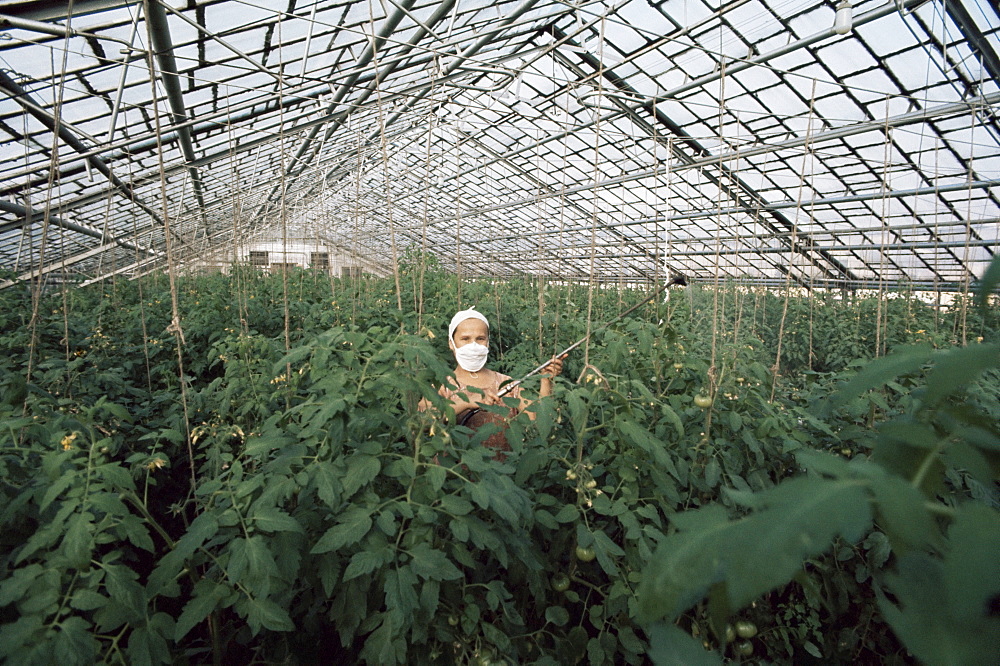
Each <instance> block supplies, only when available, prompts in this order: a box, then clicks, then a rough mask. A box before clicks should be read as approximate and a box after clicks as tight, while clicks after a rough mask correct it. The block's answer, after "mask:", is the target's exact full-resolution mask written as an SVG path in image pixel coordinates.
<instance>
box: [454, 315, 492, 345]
mask: <svg viewBox="0 0 1000 666" xmlns="http://www.w3.org/2000/svg"><path fill="white" fill-rule="evenodd" d="M466 319H478V320H479V321H481V322H483V323H484V324H486V328H489V327H490V322H488V321H486V317H484V316H483V313H481V312H477V311H476V309H475V308H469V309H468V310H462V311H461V312H456V313H455V316H454V317H452V318H451V323H450V324H448V342H452V341H453V340H454V339H455V329H456V328H458V325H459V324H461V323H462V322H463V321H465V320H466Z"/></svg>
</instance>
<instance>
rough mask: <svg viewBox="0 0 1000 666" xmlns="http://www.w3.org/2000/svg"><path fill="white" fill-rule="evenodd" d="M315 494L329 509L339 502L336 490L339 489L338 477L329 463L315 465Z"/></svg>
mask: <svg viewBox="0 0 1000 666" xmlns="http://www.w3.org/2000/svg"><path fill="white" fill-rule="evenodd" d="M315 478H316V494H317V495H318V496H319V498H320V499H321V500H322V501H323V502H325V503H326V505H327V506H328V507H330V508H334V507H336V506H337V504H338V503H339V501H340V498H339V496H338V491H337V489H338V488H340V475H339V474H338V473H337V470H336V469H335V468H334V466H333V465H332V464H331V463H328V462H321V463H317V464H316V477H315Z"/></svg>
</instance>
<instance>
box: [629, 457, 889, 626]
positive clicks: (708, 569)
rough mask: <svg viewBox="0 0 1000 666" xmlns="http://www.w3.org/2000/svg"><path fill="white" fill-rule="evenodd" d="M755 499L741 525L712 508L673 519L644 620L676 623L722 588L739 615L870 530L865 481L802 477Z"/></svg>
mask: <svg viewBox="0 0 1000 666" xmlns="http://www.w3.org/2000/svg"><path fill="white" fill-rule="evenodd" d="M752 500H753V501H752V503H751V505H752V506H756V507H757V509H758V510H757V511H755V512H754V513H753V514H751V515H750V516H747V517H746V518H743V519H740V520H736V521H725V520H724V516H725V513H724V511H723V510H721V509H720V508H715V507H710V508H708V509H704V510H701V511H697V512H693V515H691V516H684V515H683V514H681V515H679V516H673V517H671V520H672V521H673V522H674V524H675V525H677V527H678V530H679V531H678V532H677V533H675V534H673V535H670V536H668V537H667V538H666V539H665V540H664V541H663V542H662V543H661V544H660V546H659V547H658V549H657V551H656V553H655V555H654V557H653V559H652V560H651V561H650V563H649V565H648V566H647V568H646V571H645V572H644V573H643V580H642V584H641V586H640V590H639V603H640V613H641V617H643V618H645V619H646V620H647V621H648V620H656V619H659V618H661V617H664V616H666V617H667V618H668V619H673V618H675V617H676V616H677V615H678V614H679V613H681V612H683V611H684V610H685V609H687V608H688V607H690V606H691V605H693V604H694V603H695V602H696V601H698V600H699V599H701V598H703V597H704V596H705V594H706V593H707V592H708V590H709V588H710V587H711V586H713V585H715V584H717V583H722V582H723V581H724V582H725V584H726V590H727V592H728V595H729V605H730V607H731V608H741V607H743V606H744V605H746V604H748V603H750V602H751V601H752V600H754V599H756V598H757V597H758V596H760V595H761V594H763V593H764V592H766V591H768V590H770V589H772V588H774V587H777V586H779V585H782V584H785V583H787V582H789V581H790V580H792V578H793V577H794V576H795V575H796V573H797V572H798V571H799V570H800V569H801V566H802V561H803V559H805V558H807V557H811V556H814V555H817V554H819V553H822V552H824V551H826V550H827V549H829V548H830V547H831V544H832V541H833V539H834V538H835V537H837V536H841V537H843V538H844V539H846V540H847V541H855V540H857V539H860V538H861V537H862V536H863V535H864V533H865V532H866V531H867V530H868V529H869V528H870V526H871V520H872V518H871V510H870V508H869V505H868V495H867V493H866V492H865V486H864V482H861V481H856V480H825V479H818V478H811V477H798V478H794V479H790V480H788V481H785V482H783V483H782V484H781V485H779V486H776V487H775V488H772V489H770V490H768V491H765V492H762V493H758V494H756V495H754V496H753V497H752ZM688 513H691V512H688Z"/></svg>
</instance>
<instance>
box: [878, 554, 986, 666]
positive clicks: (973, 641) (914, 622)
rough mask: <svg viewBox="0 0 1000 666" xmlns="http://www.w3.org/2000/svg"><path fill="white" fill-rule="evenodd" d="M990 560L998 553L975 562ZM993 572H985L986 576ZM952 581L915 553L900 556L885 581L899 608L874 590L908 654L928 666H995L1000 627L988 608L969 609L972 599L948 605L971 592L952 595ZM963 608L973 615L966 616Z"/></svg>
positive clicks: (931, 560)
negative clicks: (985, 665)
mask: <svg viewBox="0 0 1000 666" xmlns="http://www.w3.org/2000/svg"><path fill="white" fill-rule="evenodd" d="M975 540H976V541H978V540H979V539H975ZM990 555H993V556H996V555H997V553H996V552H993V553H984V557H983V558H982V559H981V560H980V559H979V558H976V560H977V562H985V560H986V558H988V557H989V556H990ZM994 570H995V569H994ZM989 572H990V569H989V568H987V569H986V570H985V571H983V572H982V573H983V574H988V573H989ZM978 573H979V570H978V569H976V570H972V571H969V572H966V573H965V575H964V577H965V578H966V579H968V578H969V577H970V576H976V575H977V574H978ZM948 578H949V575H948V574H947V573H946V566H942V563H941V562H940V561H939V560H936V559H934V558H932V557H931V556H930V555H928V554H926V553H922V552H919V551H914V552H912V553H908V554H906V555H904V556H902V557H901V558H899V560H898V565H897V573H894V574H889V575H887V576H886V577H885V583H886V587H887V589H888V590H889V592H891V593H892V595H893V597H895V602H893V601H890V600H889V599H888V598H886V596H885V595H884V594H883V593H882V591H881V589H880V588H879V587H876V588H875V592H876V594H877V595H878V602H879V607H880V608H881V609H882V614H883V616H884V617H885V619H886V620H887V621H888V623H889V624H890V626H892V629H893V631H894V632H895V633H896V636H898V637H899V639H900V640H901V641H902V642H903V644H904V645H906V648H907V649H908V650H909V651H910V652H912V653H913V654H914V655H916V657H917V658H918V659H919V660H920V661H922V662H924V663H926V664H930V665H931V666H935V665H937V664H942V665H945V664H949V665H950V664H988V663H995V661H996V655H997V654H1000V623H998V622H997V620H996V618H995V617H986V613H987V612H988V611H989V607H988V606H986V605H984V604H978V607H975V606H976V604H972V605H969V601H971V599H961V600H960V601H959V606H958V607H957V608H956V607H955V606H953V605H952V604H951V603H949V602H950V601H952V600H953V598H952V595H953V594H955V595H956V596H958V595H961V594H964V593H966V592H967V591H968V589H969V588H965V589H959V590H956V591H955V593H953V592H952V591H951V590H949V584H948V583H949V581H948ZM980 580H982V581H986V580H987V579H986V578H981V579H980ZM996 585H997V579H996V578H995V577H994V578H993V580H991V581H989V584H988V586H984V587H988V588H989V589H992V591H993V592H994V594H995V593H996V592H997V588H996ZM976 598H977V597H976V596H974V597H972V599H976ZM963 608H969V609H970V610H972V613H970V614H967V613H965V612H963ZM956 611H958V612H957V613H956Z"/></svg>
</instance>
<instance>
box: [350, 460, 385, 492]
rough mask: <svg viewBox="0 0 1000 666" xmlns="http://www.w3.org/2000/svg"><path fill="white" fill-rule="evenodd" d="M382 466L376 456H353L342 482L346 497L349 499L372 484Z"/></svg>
mask: <svg viewBox="0 0 1000 666" xmlns="http://www.w3.org/2000/svg"><path fill="white" fill-rule="evenodd" d="M381 469H382V464H381V463H380V462H379V460H378V458H376V457H375V456H369V455H365V454H362V453H358V454H355V455H353V456H351V458H350V459H349V461H348V463H347V473H346V474H344V476H343V478H342V479H341V480H340V483H341V485H342V486H343V488H344V497H345V498H348V497H350V496H351V495H353V494H354V493H355V492H357V491H358V489H359V488H361V486H364V485H365V484H368V483H371V481H372V480H373V479H374V478H375V477H376V476H378V473H379V470H381Z"/></svg>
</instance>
